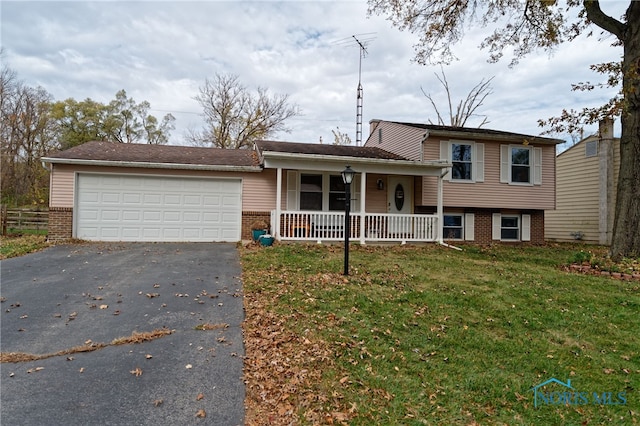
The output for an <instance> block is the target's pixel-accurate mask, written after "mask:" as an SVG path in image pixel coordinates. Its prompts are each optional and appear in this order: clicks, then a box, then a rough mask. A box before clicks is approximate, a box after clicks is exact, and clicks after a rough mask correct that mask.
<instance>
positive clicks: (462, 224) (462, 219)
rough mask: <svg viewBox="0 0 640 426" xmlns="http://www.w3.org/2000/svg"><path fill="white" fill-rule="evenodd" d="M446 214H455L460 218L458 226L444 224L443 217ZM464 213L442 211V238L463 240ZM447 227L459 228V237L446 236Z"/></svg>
mask: <svg viewBox="0 0 640 426" xmlns="http://www.w3.org/2000/svg"><path fill="white" fill-rule="evenodd" d="M447 216H457V217H459V218H460V226H445V217H447ZM464 225H465V215H464V213H443V214H442V238H444V239H445V240H452V241H464V239H465V238H464V236H465V226H464ZM447 228H451V229H460V238H448V237H447V236H446V234H445V231H446V229H447Z"/></svg>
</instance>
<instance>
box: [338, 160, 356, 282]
mask: <svg viewBox="0 0 640 426" xmlns="http://www.w3.org/2000/svg"><path fill="white" fill-rule="evenodd" d="M340 174H341V175H342V182H344V275H349V234H350V233H351V221H350V219H349V213H350V212H351V182H353V177H354V176H355V174H356V172H355V171H354V170H353V169H352V168H351V166H347V167H346V168H345V169H344V170H343V171H342V172H341V173H340Z"/></svg>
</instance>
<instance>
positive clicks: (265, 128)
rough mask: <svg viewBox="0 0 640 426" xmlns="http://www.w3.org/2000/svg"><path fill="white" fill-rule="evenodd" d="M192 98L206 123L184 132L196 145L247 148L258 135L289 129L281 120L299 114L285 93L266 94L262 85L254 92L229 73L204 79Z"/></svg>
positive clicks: (266, 136) (265, 136)
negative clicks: (198, 127) (202, 127)
mask: <svg viewBox="0 0 640 426" xmlns="http://www.w3.org/2000/svg"><path fill="white" fill-rule="evenodd" d="M195 100H197V101H198V102H199V103H200V105H201V106H202V108H203V110H204V113H203V116H204V119H205V122H206V124H207V127H205V128H204V129H203V130H202V131H201V132H197V131H193V130H192V131H190V132H189V133H188V134H187V135H186V138H187V140H189V141H190V142H191V143H194V144H196V145H213V146H215V147H218V148H231V149H238V148H248V147H251V146H252V145H253V142H254V141H256V140H258V139H265V138H268V137H270V136H272V135H274V134H275V133H277V132H280V131H284V132H288V131H289V129H287V128H286V127H285V126H284V122H285V121H286V120H287V119H289V118H291V117H295V116H297V115H300V112H299V109H298V106H297V105H290V104H289V102H288V101H289V96H288V95H269V94H268V93H267V90H266V89H264V88H262V87H258V89H257V91H256V93H255V94H253V93H251V92H250V91H249V90H248V89H247V88H246V87H245V86H243V85H242V84H241V83H240V81H239V78H238V76H236V75H231V74H228V75H221V74H216V75H215V77H214V78H213V79H212V80H209V79H207V80H205V84H204V86H202V87H200V93H199V94H198V96H196V97H195Z"/></svg>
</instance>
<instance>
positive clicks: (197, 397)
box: [196, 393, 204, 401]
mask: <svg viewBox="0 0 640 426" xmlns="http://www.w3.org/2000/svg"><path fill="white" fill-rule="evenodd" d="M202 398H204V394H203V393H199V394H198V396H196V401H200V400H201V399H202Z"/></svg>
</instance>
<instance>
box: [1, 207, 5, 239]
mask: <svg viewBox="0 0 640 426" xmlns="http://www.w3.org/2000/svg"><path fill="white" fill-rule="evenodd" d="M0 216H2V236H3V237H6V236H7V205H6V204H2V206H0Z"/></svg>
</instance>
